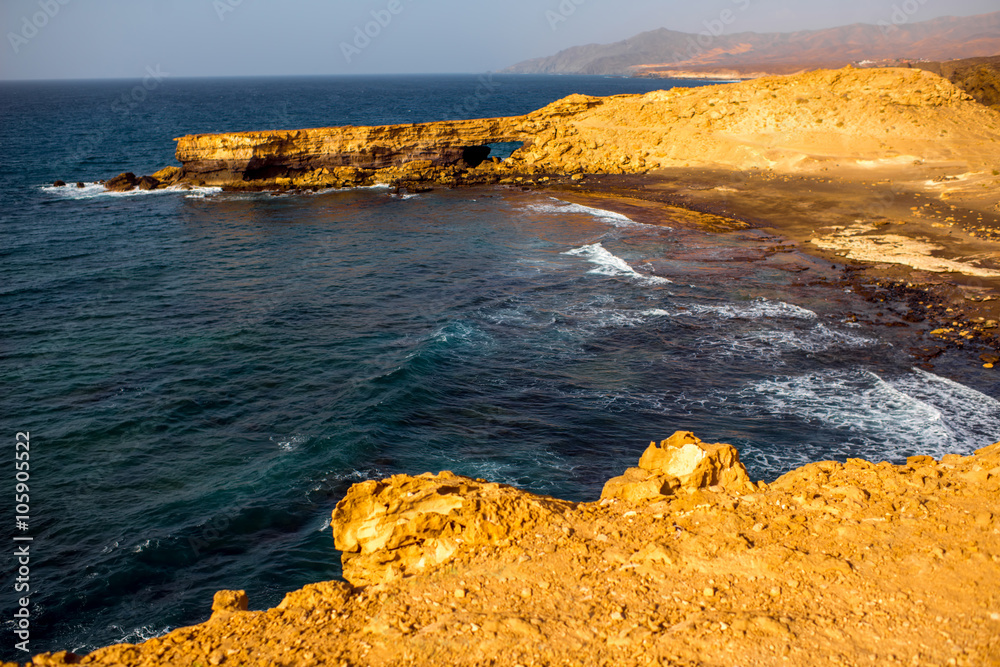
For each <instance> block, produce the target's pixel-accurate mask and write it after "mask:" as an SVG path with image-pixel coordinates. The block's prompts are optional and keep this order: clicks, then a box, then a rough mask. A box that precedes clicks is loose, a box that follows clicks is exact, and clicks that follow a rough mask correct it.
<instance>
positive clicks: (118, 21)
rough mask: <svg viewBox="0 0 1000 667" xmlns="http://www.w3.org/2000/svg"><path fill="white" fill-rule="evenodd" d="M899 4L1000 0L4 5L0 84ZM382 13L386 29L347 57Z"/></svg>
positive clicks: (939, 11) (379, 66)
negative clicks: (726, 14)
mask: <svg viewBox="0 0 1000 667" xmlns="http://www.w3.org/2000/svg"><path fill="white" fill-rule="evenodd" d="M560 6H562V11H560ZM894 7H896V8H899V9H902V8H906V9H907V10H909V11H908V19H909V20H913V21H922V20H926V19H931V18H934V17H937V16H947V15H956V16H965V15H971V14H982V13H987V12H992V11H997V10H1000V0H822V1H820V2H817V1H815V0H703V1H699V2H691V1H690V0H685V1H675V0H659V1H656V0H491V1H489V2H486V1H483V0H0V26H2V28H3V34H4V42H5V43H4V44H3V45H2V49H3V50H2V53H3V55H2V56H0V79H41V78H46V79H51V78H118V77H127V78H139V77H142V76H143V75H144V73H145V72H146V68H147V67H153V68H155V67H156V66H159V67H160V71H161V72H163V73H166V74H170V75H172V76H225V75H282V74H368V73H383V72H384V73H396V72H398V73H410V72H484V71H488V70H497V69H502V68H503V67H506V66H507V65H512V64H514V63H515V62H518V61H521V60H525V59H527V58H533V57H536V56H544V55H550V54H552V53H555V52H556V51H558V50H560V49H563V48H566V47H569V46H575V45H578V44H586V43H592V42H602V43H603V42H614V41H617V40H620V39H624V38H626V37H630V36H632V35H635V34H637V33H639V32H643V31H645V30H652V29H654V28H660V27H666V28H670V29H673V30H680V31H684V32H700V31H703V30H705V22H706V21H709V22H711V21H713V20H715V19H718V17H719V16H720V13H721V12H722V11H723V10H724V9H727V8H729V9H735V10H736V11H735V15H736V16H737V19H736V20H735V21H734V22H732V23H731V25H729V26H727V28H726V32H727V33H734V32H742V31H757V32H771V31H780V32H784V31H791V30H804V29H815V28H826V27H833V26H837V25H844V24H848V23H855V22H865V23H877V22H878V21H879V20H891V17H892V15H893V11H894ZM389 9H394V10H397V13H396V14H392V13H390V12H389V11H388V10H389ZM372 12H376V14H375V16H374V17H373V14H372ZM897 16H899V14H897ZM564 17H565V19H566V20H558V21H557V20H556V18H558V19H562V18H564ZM374 18H381V19H382V22H383V23H384V24H385V26H384V27H383V26H377V30H376V27H375V26H369V30H370V31H371V32H372V33H376V32H377V33H378V34H377V36H376V37H375V38H374V39H371V41H370V43H368V44H366V43H365V41H364V39H360V40H358V42H357V44H358V45H361V46H363V48H357V46H356V45H355V46H354V49H356V52H355V51H350V50H349V52H348V53H347V54H346V55H345V53H344V47H343V44H344V43H347V44H353V43H354V42H355V38H356V32H355V29H356V28H360V29H364V27H365V25H366V24H367V23H369V22H371V21H373V20H374Z"/></svg>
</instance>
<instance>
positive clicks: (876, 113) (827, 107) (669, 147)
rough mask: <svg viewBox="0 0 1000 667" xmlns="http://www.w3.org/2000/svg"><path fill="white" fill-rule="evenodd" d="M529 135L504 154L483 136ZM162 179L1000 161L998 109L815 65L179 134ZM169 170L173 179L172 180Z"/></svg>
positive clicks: (309, 182)
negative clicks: (398, 119) (432, 114)
mask: <svg viewBox="0 0 1000 667" xmlns="http://www.w3.org/2000/svg"><path fill="white" fill-rule="evenodd" d="M510 141H520V142H524V145H523V147H522V148H520V149H519V150H517V151H516V152H515V153H514V155H513V156H511V158H509V159H507V160H504V161H503V162H499V161H495V160H490V159H486V157H487V156H486V151H485V149H484V146H485V144H489V143H498V142H510ZM177 158H178V159H179V160H180V161H181V163H182V164H183V167H182V168H181V170H180V171H179V172H177V173H174V174H172V175H168V176H167V177H164V178H163V179H162V180H163V184H164V185H168V184H171V183H191V184H204V185H222V186H227V187H232V188H249V189H287V188H320V187H340V186H351V185H370V184H373V183H387V184H393V183H399V184H403V185H410V184H414V183H423V182H436V183H444V184H452V185H453V184H458V183H496V182H501V183H503V182H513V179H515V178H517V177H522V179H523V178H524V177H529V178H530V177H535V176H541V175H562V176H568V175H574V174H581V173H610V174H622V173H644V172H647V171H649V170H653V169H657V168H660V167H683V166H723V167H729V168H736V169H749V168H767V169H773V170H775V171H783V172H800V171H816V170H820V169H824V168H828V167H834V166H848V165H863V166H864V167H866V168H877V167H879V166H885V165H889V166H893V165H895V166H899V165H908V164H912V163H913V162H914V161H917V160H919V161H923V162H924V163H926V164H935V163H940V164H949V165H951V166H953V165H955V164H958V165H964V166H965V167H966V168H967V169H968V170H970V171H977V170H985V169H992V168H995V167H996V166H997V165H1000V114H997V113H996V112H994V111H991V110H989V109H985V108H983V107H982V106H980V105H978V104H976V103H975V102H974V101H972V99H971V98H970V97H969V96H968V95H966V94H965V93H964V92H962V91H961V90H960V89H958V88H956V87H955V86H954V85H953V84H951V83H950V82H948V81H947V80H945V79H942V78H941V77H938V76H936V75H934V74H931V73H929V72H924V71H921V70H917V69H872V70H854V69H845V70H836V71H830V70H827V71H817V72H811V73H808V74H803V75H799V76H792V77H770V78H763V79H757V80H754V81H747V82H743V83H738V84H729V85H720V86H711V87H706V88H693V89H686V88H675V89H673V90H670V91H657V92H653V93H649V94H646V95H620V96H615V97H609V98H595V97H586V96H583V95H573V96H570V97H567V98H565V99H563V100H560V101H558V102H555V103H553V104H551V105H549V106H547V107H545V108H543V109H540V110H538V111H536V112H534V113H531V114H528V115H526V116H519V117H512V118H493V119H484V120H470V121H453V122H441V123H427V124H421V125H394V126H384V127H337V128H324V129H313V130H297V131H275V132H241V133H233V134H210V135H193V136H186V137H181V138H179V139H178V140H177ZM161 175H162V174H161Z"/></svg>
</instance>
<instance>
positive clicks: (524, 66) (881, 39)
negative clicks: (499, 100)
mask: <svg viewBox="0 0 1000 667" xmlns="http://www.w3.org/2000/svg"><path fill="white" fill-rule="evenodd" d="M904 18H907V17H904ZM895 20H899V24H898V25H897V24H895V23H889V22H888V21H882V22H881V23H880V24H865V23H854V24H850V25H846V26H840V27H836V28H826V29H822V30H803V31H796V32H788V33H758V32H739V33H732V34H725V33H724V32H723V30H724V28H725V26H724V25H723V24H722V22H721V21H720V22H719V23H718V25H715V26H709V27H711V28H713V30H712V32H708V31H704V32H701V33H698V34H693V33H684V32H678V31H676V30H670V29H668V28H658V29H655V30H650V31H647V32H644V33H640V34H638V35H635V36H633V37H630V38H628V39H625V40H621V41H618V42H613V43H611V44H585V45H580V46H574V47H570V48H568V49H564V50H562V51H560V52H558V53H556V54H554V55H552V56H546V57H542V58H534V59H531V60H526V61H523V62H520V63H517V64H515V65H513V66H511V67H508V68H507V69H506V70H504V71H505V72H508V73H518V74H591V75H618V76H621V75H640V76H676V75H678V74H680V75H682V76H683V75H684V73H688V74H689V75H696V74H698V73H699V72H701V73H718V72H719V71H722V72H724V73H725V74H727V75H732V76H733V77H734V78H740V77H741V76H747V75H749V76H757V75H760V74H792V73H795V72H801V71H805V70H809V69H818V68H839V67H843V66H845V65H848V64H852V63H856V62H859V61H873V62H875V63H879V64H885V63H882V62H879V61H893V62H898V61H904V60H917V61H919V60H951V59H956V58H972V57H977V56H990V55H995V54H998V53H1000V12H992V13H989V14H981V15H977V16H968V17H939V18H935V19H930V20H928V21H922V22H913V23H909V22H902V20H901V19H899V17H897V18H896V19H895ZM730 23H732V21H730ZM713 33H718V34H713Z"/></svg>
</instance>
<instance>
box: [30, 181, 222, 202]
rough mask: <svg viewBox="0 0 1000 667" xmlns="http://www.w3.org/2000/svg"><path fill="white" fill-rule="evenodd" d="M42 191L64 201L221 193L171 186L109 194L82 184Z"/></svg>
mask: <svg viewBox="0 0 1000 667" xmlns="http://www.w3.org/2000/svg"><path fill="white" fill-rule="evenodd" d="M42 191H43V192H47V193H49V194H52V195H55V196H57V197H62V198H64V199H93V198H95V197H142V196H147V195H164V194H178V193H180V194H183V195H187V196H189V197H201V198H203V197H205V196H206V195H210V194H218V193H220V192H222V188H208V187H181V186H177V185H172V186H170V187H168V188H163V189H161V190H139V189H138V188H136V189H135V190H129V191H128V192H111V191H109V190H108V189H107V188H105V187H104V186H103V185H102V184H100V183H90V182H88V183H84V184H83V187H82V188H78V187H76V185H75V184H68V185H64V186H59V187H56V186H54V185H44V186H42Z"/></svg>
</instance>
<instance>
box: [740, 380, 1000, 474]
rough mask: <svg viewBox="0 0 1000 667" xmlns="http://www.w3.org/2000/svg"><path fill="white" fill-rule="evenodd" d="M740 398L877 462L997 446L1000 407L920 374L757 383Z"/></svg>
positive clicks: (986, 398)
mask: <svg viewBox="0 0 1000 667" xmlns="http://www.w3.org/2000/svg"><path fill="white" fill-rule="evenodd" d="M739 398H740V400H741V401H742V402H743V405H745V406H747V409H748V410H749V411H751V412H757V413H760V412H763V413H764V414H767V415H769V416H771V417H774V416H782V417H786V418H792V419H798V420H802V421H805V422H806V423H808V424H815V425H816V426H819V427H823V428H828V429H835V430H838V431H842V432H843V433H844V436H845V438H847V439H850V440H851V441H853V442H855V443H861V444H863V445H864V447H865V454H864V455H865V457H866V458H870V459H873V460H876V461H877V460H880V459H888V458H893V459H901V458H903V457H905V456H908V455H912V454H916V453H919V454H928V455H931V456H934V457H935V458H940V457H941V456H944V455H945V454H949V453H958V454H969V453H971V452H972V451H974V450H975V449H977V448H979V447H983V446H985V445H988V444H991V443H993V442H996V441H997V440H1000V403H998V402H997V401H996V400H994V399H992V398H990V397H989V396H986V395H985V394H981V393H980V392H977V391H975V390H974V389H970V388H969V387H965V386H963V385H960V384H958V383H955V382H952V381H950V380H946V379H944V378H941V377H938V376H936V375H933V374H930V373H924V372H923V371H917V370H914V371H913V372H911V373H909V374H906V375H903V376H900V377H897V378H893V379H890V380H888V381H887V380H885V379H883V378H882V377H880V376H879V375H877V374H875V373H872V372H871V371H865V370H854V371H824V372H818V373H810V374H807V375H801V376H796V377H781V378H775V379H771V380H765V381H762V382H757V383H754V384H753V385H751V386H750V387H748V388H746V389H744V390H743V391H742V392H741V394H740V397H739ZM754 408H757V409H756V410H755V409H754ZM845 453H848V454H849V452H847V450H845Z"/></svg>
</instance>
